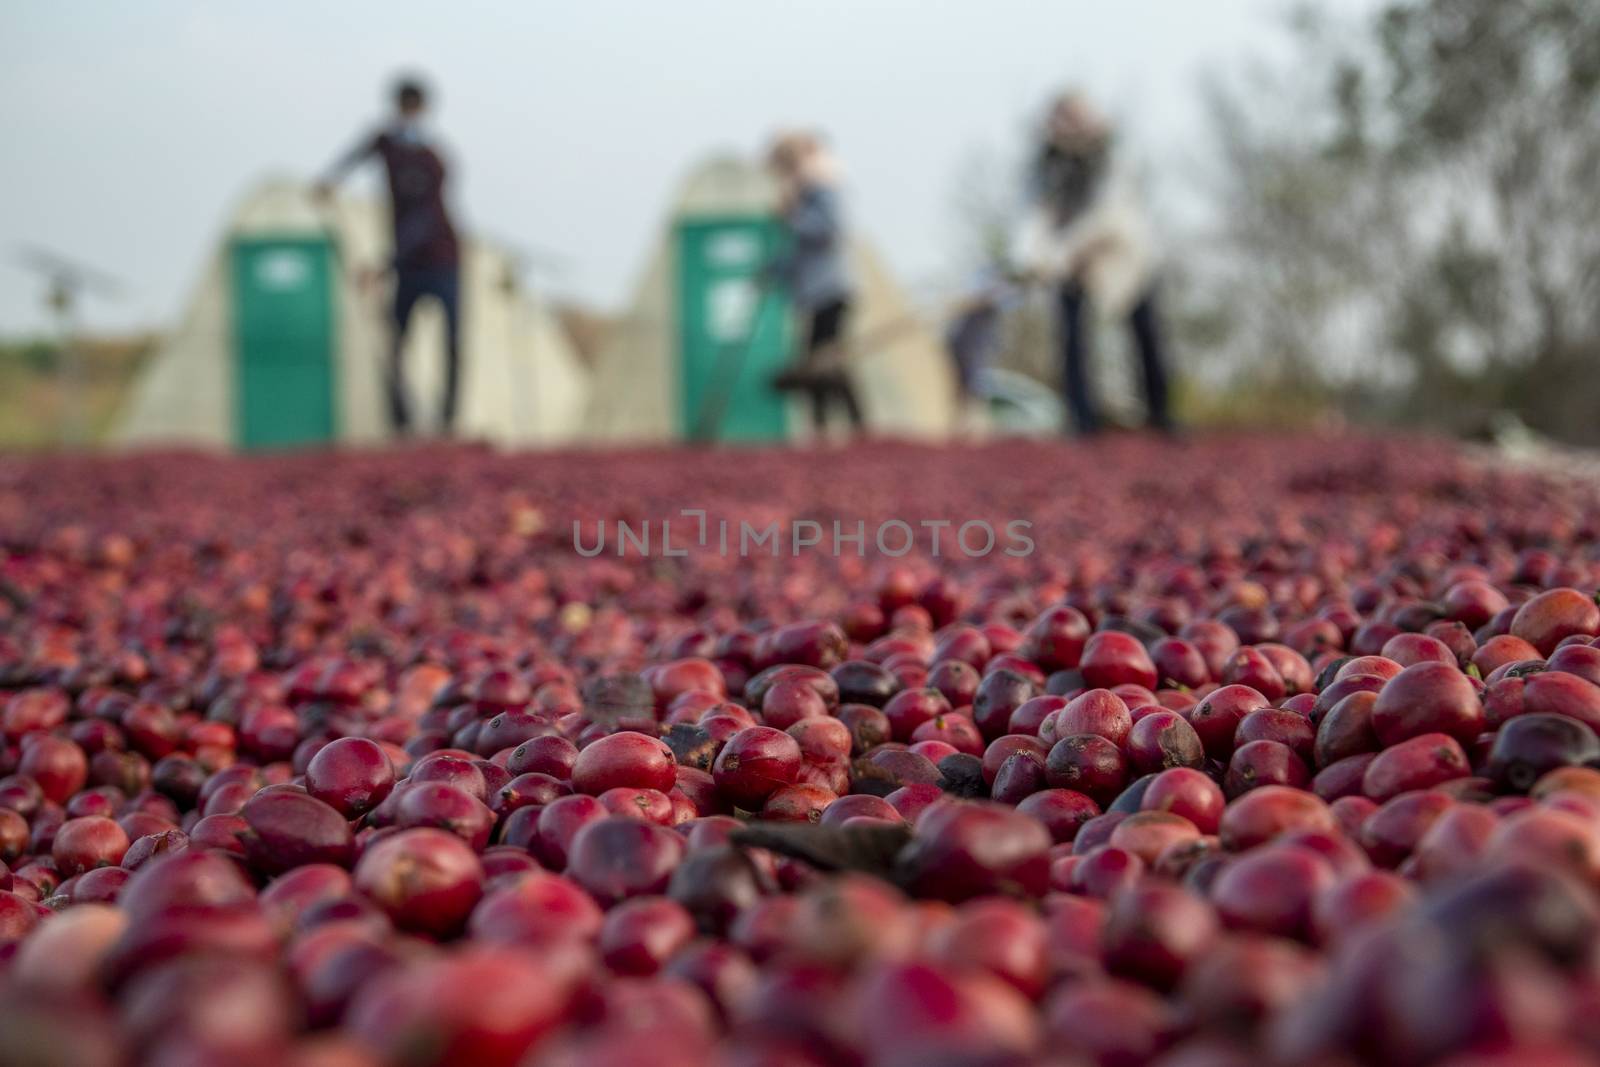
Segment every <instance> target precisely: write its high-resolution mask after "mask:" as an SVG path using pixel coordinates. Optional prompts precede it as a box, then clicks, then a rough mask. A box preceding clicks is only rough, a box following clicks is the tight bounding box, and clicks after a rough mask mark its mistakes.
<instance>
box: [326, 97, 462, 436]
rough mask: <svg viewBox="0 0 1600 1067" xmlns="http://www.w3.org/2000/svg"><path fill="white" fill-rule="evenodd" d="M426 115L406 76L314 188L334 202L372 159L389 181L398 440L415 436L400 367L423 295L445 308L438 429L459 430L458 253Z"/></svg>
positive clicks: (392, 386) (390, 386)
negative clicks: (369, 129)
mask: <svg viewBox="0 0 1600 1067" xmlns="http://www.w3.org/2000/svg"><path fill="white" fill-rule="evenodd" d="M427 111H428V90H427V88H426V87H425V86H424V85H423V83H422V82H421V81H420V80H418V79H416V78H413V77H405V78H401V79H400V80H399V81H397V82H396V83H395V87H394V114H393V115H392V116H391V117H390V119H389V121H388V122H387V123H385V124H384V125H383V126H382V127H380V128H379V129H378V130H377V131H376V132H374V133H372V134H369V135H367V136H365V137H363V138H362V139H361V140H360V141H359V142H358V143H357V144H356V145H355V147H354V148H352V149H351V150H350V151H349V152H347V153H346V154H345V155H344V156H342V157H341V158H340V159H339V160H338V161H337V162H335V163H334V165H333V166H332V167H331V168H329V170H328V172H327V174H326V175H325V176H324V178H323V180H322V181H321V182H320V183H319V184H318V186H317V191H318V195H319V196H320V197H323V198H326V197H329V196H331V195H332V193H333V189H334V187H335V186H336V185H337V184H338V183H339V182H340V181H341V180H342V179H343V178H344V177H345V176H346V175H347V174H349V173H350V171H352V170H354V169H355V168H356V167H357V166H359V165H360V164H362V163H365V162H366V161H368V160H370V159H374V158H376V159H380V160H382V161H383V166H384V170H385V172H386V174H387V176H388V180H389V206H390V211H391V216H392V220H393V236H394V247H393V252H392V255H391V259H390V266H391V267H392V268H393V271H394V278H395V287H394V305H393V311H392V314H393V323H392V325H393V329H392V336H391V344H390V348H389V363H388V366H387V368H386V373H385V384H386V387H387V390H388V395H389V417H390V422H391V425H392V426H393V428H394V431H395V433H396V434H397V435H401V436H404V435H406V434H408V433H410V431H411V411H410V404H409V402H408V400H407V397H406V387H405V372H404V367H403V366H402V353H403V351H404V348H405V339H406V328H407V325H408V324H409V322H410V320H411V313H412V311H414V310H415V309H416V306H417V303H418V302H419V301H421V300H422V299H423V298H424V297H432V298H433V299H434V300H437V301H438V302H439V304H440V306H441V308H442V310H443V311H444V320H445V334H446V336H445V341H446V344H445V352H446V359H445V379H444V395H443V396H442V397H441V398H440V407H439V424H440V427H441V430H442V432H443V433H445V434H449V433H450V432H451V431H452V429H453V428H454V425H455V418H456V403H457V394H458V391H459V386H460V380H461V248H460V244H459V242H458V241H457V239H456V229H455V225H454V223H453V222H452V221H451V218H450V211H449V209H448V208H447V207H446V206H445V192H444V190H445V179H446V177H447V173H448V171H447V168H446V166H445V162H444V159H443V157H442V156H441V154H440V152H439V151H438V149H437V148H436V147H435V144H434V141H433V138H432V136H431V135H430V131H429V130H428V128H427V125H426V123H425V119H426V116H427Z"/></svg>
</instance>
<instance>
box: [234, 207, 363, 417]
mask: <svg viewBox="0 0 1600 1067" xmlns="http://www.w3.org/2000/svg"><path fill="white" fill-rule="evenodd" d="M336 257H337V250H336V249H335V247H334V244H333V241H332V239H331V238H329V237H326V236H321V235H315V234H312V235H285V236H278V235H271V236H248V237H246V236H239V237H235V238H234V239H233V240H232V242H231V246H230V248H229V260H230V271H229V274H230V278H231V283H232V302H231V303H232V307H233V323H232V331H231V341H232V355H233V370H234V379H233V383H234V389H233V404H234V422H233V425H234V435H235V440H234V444H235V446H237V447H238V448H241V449H270V448H292V447H296V446H305V445H318V444H326V443H328V442H331V441H333V440H335V439H336V437H337V436H338V432H339V426H338V419H337V417H336V415H335V412H336V410H337V408H338V389H339V380H338V374H337V371H336V368H335V363H336V354H337V352H338V343H339V337H338V329H339V323H338V296H337V293H336V292H335V283H336V279H337V270H336V266H337V258H336Z"/></svg>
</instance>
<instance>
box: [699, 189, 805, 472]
mask: <svg viewBox="0 0 1600 1067" xmlns="http://www.w3.org/2000/svg"><path fill="white" fill-rule="evenodd" d="M674 229H675V232H674V235H673V243H674V246H675V255H674V259H675V263H676V268H677V269H676V271H675V272H674V276H675V277H676V279H677V283H678V286H677V301H676V304H677V338H676V340H677V344H678V359H677V365H678V369H679V375H680V377H679V388H678V399H679V412H678V419H679V422H678V426H679V433H680V434H681V435H682V436H684V437H688V438H693V439H705V440H721V441H779V440H783V439H784V438H786V437H787V436H788V433H789V423H788V414H787V402H786V400H785V398H784V396H783V394H781V393H779V392H778V391H777V390H775V389H773V388H772V377H773V375H775V374H776V373H777V372H778V371H779V370H781V369H782V368H783V367H784V366H785V364H787V363H788V361H789V358H790V357H789V352H790V349H789V343H790V342H789V334H790V326H789V320H790V316H789V314H788V310H787V305H786V302H785V300H784V298H783V295H782V294H781V293H780V292H777V291H774V290H772V289H771V288H770V287H767V286H764V285H763V284H762V282H761V280H760V274H761V271H762V268H763V267H764V266H765V265H766V264H767V263H768V262H770V261H771V259H772V257H773V256H774V255H775V254H776V252H777V251H778V247H779V242H780V241H781V240H782V237H783V235H782V230H781V228H780V227H779V225H778V222H777V220H776V219H774V218H772V217H771V216H769V215H754V214H752V215H728V216H721V217H692V218H685V219H681V220H680V221H679V222H678V223H677V225H676V226H675V228H674Z"/></svg>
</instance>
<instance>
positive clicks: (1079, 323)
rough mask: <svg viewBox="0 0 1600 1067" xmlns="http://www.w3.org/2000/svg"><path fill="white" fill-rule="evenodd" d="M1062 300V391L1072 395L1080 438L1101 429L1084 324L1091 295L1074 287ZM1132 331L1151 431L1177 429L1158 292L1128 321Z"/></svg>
mask: <svg viewBox="0 0 1600 1067" xmlns="http://www.w3.org/2000/svg"><path fill="white" fill-rule="evenodd" d="M1060 297H1061V303H1060V316H1061V319H1060V331H1061V372H1062V373H1061V384H1062V391H1063V392H1064V393H1066V397H1067V408H1068V409H1069V410H1070V411H1071V413H1072V421H1073V424H1074V425H1075V426H1076V427H1077V429H1078V432H1079V433H1083V434H1092V433H1095V432H1096V431H1098V430H1099V429H1100V407H1099V403H1098V402H1097V400H1096V399H1095V392H1094V383H1093V381H1092V379H1091V374H1090V369H1089V338H1088V331H1087V324H1086V323H1085V322H1084V319H1085V314H1084V305H1085V304H1086V303H1087V302H1088V300H1087V294H1085V293H1084V291H1083V287H1082V286H1081V285H1078V284H1077V283H1075V282H1072V283H1068V284H1067V285H1064V286H1062V287H1061V294H1060ZM1128 326H1129V328H1130V329H1131V330H1132V331H1133V345H1134V348H1135V349H1136V350H1137V353H1138V357H1139V369H1140V377H1141V379H1142V381H1143V383H1144V397H1145V405H1146V407H1147V409H1148V411H1149V419H1150V425H1151V426H1153V427H1155V428H1157V429H1160V430H1167V429H1171V428H1172V415H1171V413H1170V411H1169V410H1168V407H1167V366H1166V352H1165V346H1164V344H1163V343H1162V339H1161V328H1160V324H1159V322H1158V321H1157V316H1156V301H1155V290H1154V289H1151V290H1149V291H1147V292H1146V293H1145V294H1144V296H1142V297H1140V298H1139V303H1138V304H1136V305H1135V306H1134V308H1133V311H1132V312H1130V313H1129V315H1128Z"/></svg>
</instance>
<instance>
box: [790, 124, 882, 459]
mask: <svg viewBox="0 0 1600 1067" xmlns="http://www.w3.org/2000/svg"><path fill="white" fill-rule="evenodd" d="M767 167H768V169H769V170H770V171H771V172H772V174H773V176H774V177H775V178H776V179H777V182H778V212H779V215H780V217H781V218H782V221H783V225H784V228H785V230H786V231H787V238H788V241H787V247H786V248H785V250H784V252H783V253H782V254H781V255H780V256H779V257H778V258H777V259H776V260H774V261H773V262H772V263H771V264H769V265H768V268H767V276H768V277H770V278H772V279H773V280H776V281H778V282H780V283H781V284H782V285H783V286H784V288H785V290H786V291H787V293H788V295H789V299H790V301H791V302H792V304H793V307H794V311H795V315H796V317H797V318H798V319H799V321H800V329H801V337H802V341H801V345H800V351H799V354H798V356H797V357H796V359H795V360H794V362H793V364H792V365H791V366H790V367H789V368H788V369H786V370H784V371H783V372H782V373H780V374H779V375H777V377H776V378H774V380H773V384H774V385H775V386H776V387H777V388H779V389H782V390H796V391H800V392H804V393H806V394H808V395H809V396H810V399H811V421H812V425H813V427H814V428H815V429H816V431H817V432H818V433H819V434H820V433H822V432H824V431H825V430H826V429H827V425H828V414H829V411H830V410H831V408H832V407H833V406H834V404H835V402H837V403H838V404H839V405H840V406H842V407H843V408H844V410H845V414H846V415H847V416H848V417H849V419H850V426H851V428H852V429H853V430H856V431H859V430H861V429H862V428H863V427H864V426H865V423H866V420H865V418H864V416H863V415H862V411H861V402H860V400H859V399H858V398H857V396H856V391H855V386H854V385H853V384H852V382H851V380H850V373H849V369H848V367H847V366H846V365H845V364H846V361H845V345H844V335H845V328H846V326H847V324H848V320H849V315H850V304H851V300H852V297H853V289H854V287H853V285H852V283H851V279H850V273H849V270H848V268H847V267H846V264H845V255H846V250H847V246H846V241H845V235H844V221H843V212H842V209H841V206H840V198H839V180H840V176H839V167H838V164H837V163H836V162H835V160H834V158H833V156H832V155H831V154H830V153H829V152H828V151H827V149H826V148H825V147H824V145H823V144H822V141H821V139H820V138H819V137H817V136H816V135H815V134H811V133H803V132H793V133H785V134H781V135H779V136H778V137H776V138H774V139H773V142H772V147H771V149H770V150H769V151H768V153H767Z"/></svg>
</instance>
